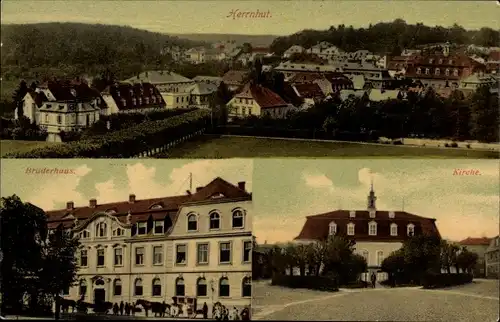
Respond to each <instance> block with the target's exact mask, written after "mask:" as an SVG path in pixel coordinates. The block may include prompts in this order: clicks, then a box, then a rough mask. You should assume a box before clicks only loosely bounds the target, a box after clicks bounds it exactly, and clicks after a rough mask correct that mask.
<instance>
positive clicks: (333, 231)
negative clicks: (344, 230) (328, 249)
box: [328, 221, 337, 235]
mask: <svg viewBox="0 0 500 322" xmlns="http://www.w3.org/2000/svg"><path fill="white" fill-rule="evenodd" d="M336 233H337V224H336V223H335V222H333V221H332V222H331V223H329V224H328V235H335V234H336Z"/></svg>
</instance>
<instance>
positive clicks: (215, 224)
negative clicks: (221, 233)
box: [210, 212, 220, 229]
mask: <svg viewBox="0 0 500 322" xmlns="http://www.w3.org/2000/svg"><path fill="white" fill-rule="evenodd" d="M219 228H220V215H219V214H218V213H216V212H213V213H211V214H210V229H219Z"/></svg>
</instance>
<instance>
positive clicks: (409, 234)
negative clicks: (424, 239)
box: [406, 224, 415, 236]
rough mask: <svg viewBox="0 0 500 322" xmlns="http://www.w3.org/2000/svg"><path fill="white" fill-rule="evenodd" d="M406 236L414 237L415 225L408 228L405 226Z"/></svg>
mask: <svg viewBox="0 0 500 322" xmlns="http://www.w3.org/2000/svg"><path fill="white" fill-rule="evenodd" d="M406 234H407V235H408V236H413V235H415V225H413V224H409V225H408V226H406Z"/></svg>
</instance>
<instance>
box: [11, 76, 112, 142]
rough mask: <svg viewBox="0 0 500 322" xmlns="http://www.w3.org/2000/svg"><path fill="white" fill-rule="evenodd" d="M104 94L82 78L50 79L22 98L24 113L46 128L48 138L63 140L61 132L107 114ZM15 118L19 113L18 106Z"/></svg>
mask: <svg viewBox="0 0 500 322" xmlns="http://www.w3.org/2000/svg"><path fill="white" fill-rule="evenodd" d="M105 107H106V106H105V105H104V104H103V101H102V98H101V95H100V94H99V92H98V91H96V90H94V89H92V88H90V87H89V86H88V85H87V84H86V83H84V82H80V81H49V82H46V83H43V84H41V85H38V86H37V88H36V89H30V90H29V91H28V93H27V94H26V95H25V96H24V98H23V105H22V108H23V115H24V116H25V117H27V118H28V119H29V120H30V121H31V122H32V123H35V124H37V125H38V126H40V127H41V128H44V129H46V130H47V133H48V136H47V141H49V142H61V136H60V132H61V131H64V132H70V131H79V130H81V129H83V128H86V127H89V126H91V125H92V124H94V123H95V122H97V121H98V120H99V116H100V115H101V114H106V112H105V110H106V108H105ZM14 115H15V118H16V119H17V117H18V112H17V108H16V110H15V113H14Z"/></svg>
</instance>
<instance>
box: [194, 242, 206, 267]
mask: <svg viewBox="0 0 500 322" xmlns="http://www.w3.org/2000/svg"><path fill="white" fill-rule="evenodd" d="M196 262H197V263H198V264H208V244H198V252H197V254H196Z"/></svg>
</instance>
